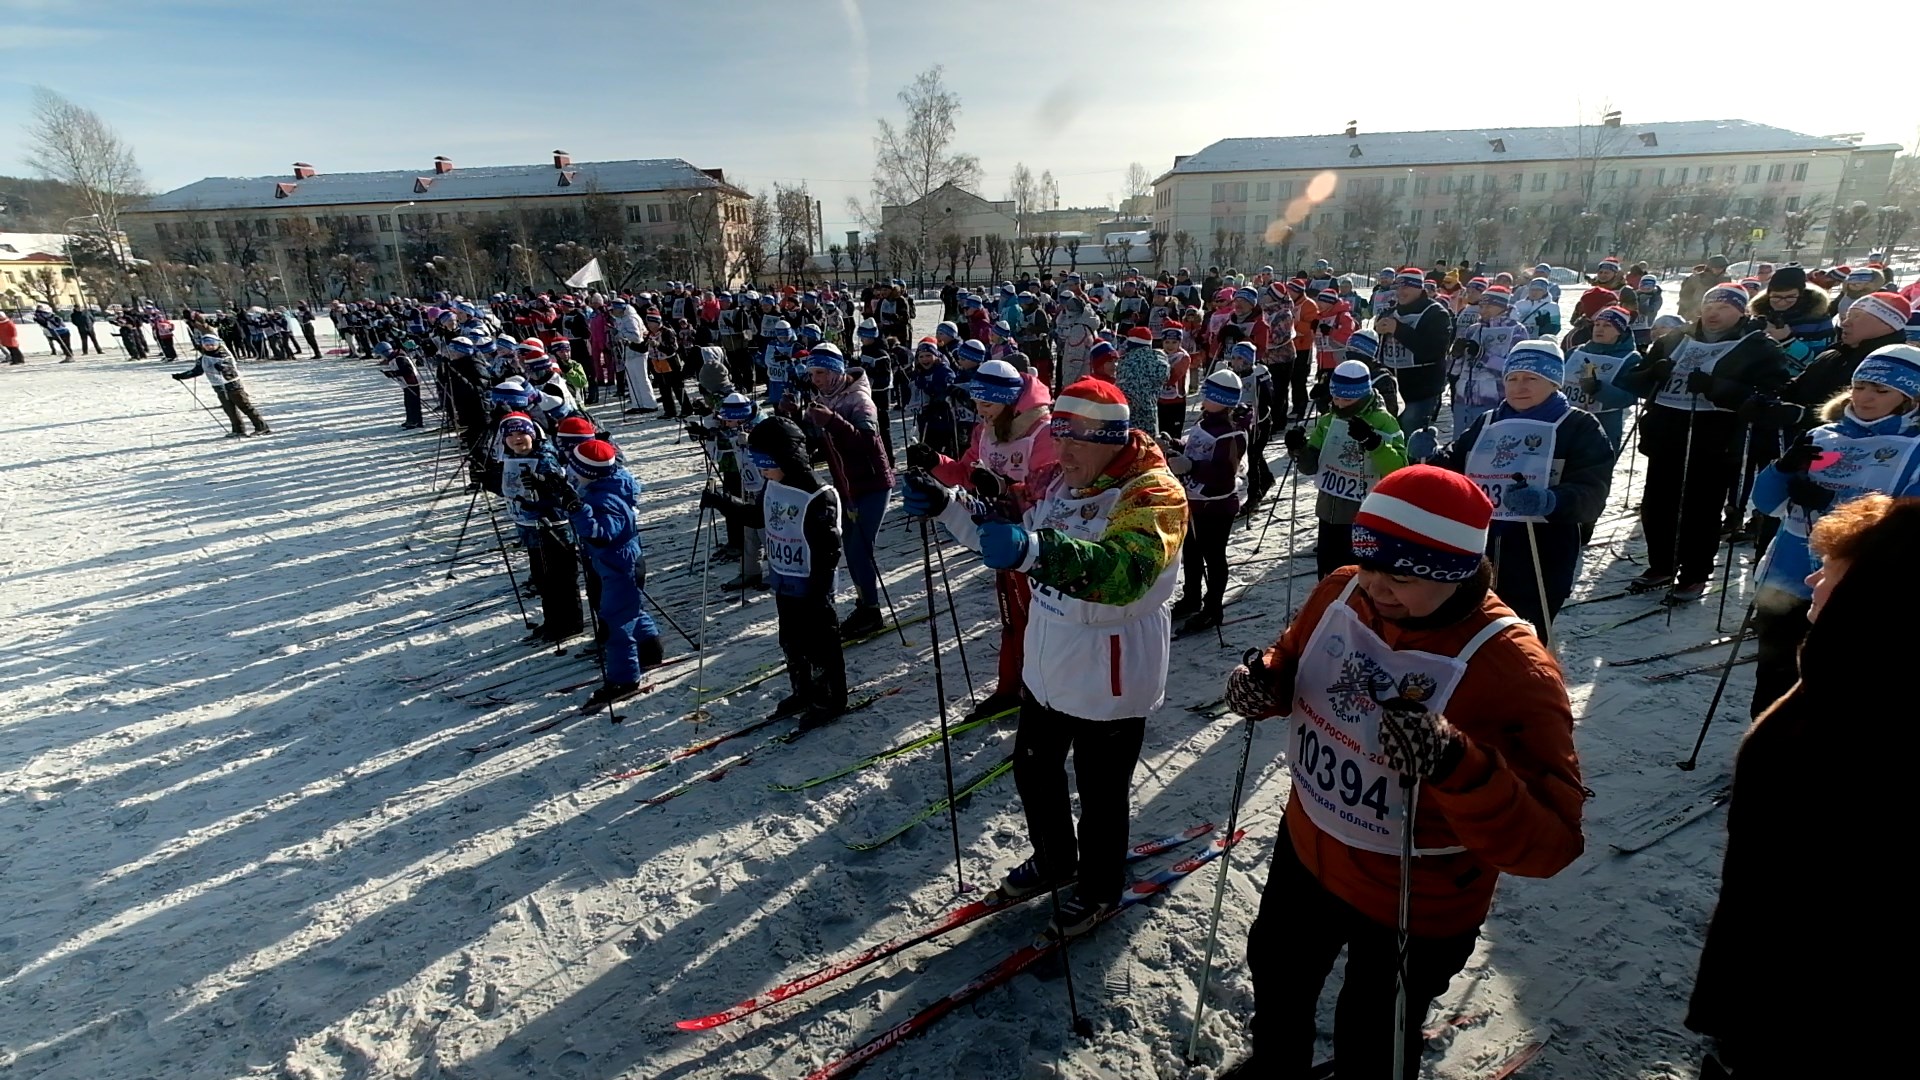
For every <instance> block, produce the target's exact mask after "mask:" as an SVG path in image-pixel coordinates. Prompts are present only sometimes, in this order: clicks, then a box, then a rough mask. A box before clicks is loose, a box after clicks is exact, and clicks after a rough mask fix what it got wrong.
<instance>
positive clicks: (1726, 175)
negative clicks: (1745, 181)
mask: <svg viewBox="0 0 1920 1080" xmlns="http://www.w3.org/2000/svg"><path fill="white" fill-rule="evenodd" d="M1733 172H1734V169H1733V166H1731V165H1729V166H1727V167H1726V169H1725V171H1723V172H1722V173H1721V174H1720V179H1721V180H1722V181H1724V182H1725V183H1729V184H1731V183H1733Z"/></svg>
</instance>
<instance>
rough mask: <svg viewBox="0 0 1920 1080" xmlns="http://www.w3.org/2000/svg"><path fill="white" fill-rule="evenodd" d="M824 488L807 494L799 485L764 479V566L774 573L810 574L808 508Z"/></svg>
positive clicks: (762, 501) (793, 575)
mask: <svg viewBox="0 0 1920 1080" xmlns="http://www.w3.org/2000/svg"><path fill="white" fill-rule="evenodd" d="M827 490H828V489H827V488H821V489H820V490H818V491H815V492H813V493H812V494H808V493H807V492H804V491H801V490H800V489H799V488H793V487H788V486H787V485H785V484H781V483H776V482H774V481H772V480H768V481H766V494H764V495H762V496H761V506H762V507H763V508H764V509H765V511H766V522H767V531H766V536H767V565H768V566H770V567H772V569H773V572H774V573H776V574H785V575H786V576H787V577H798V578H803V577H807V576H808V575H810V574H811V573H813V548H812V547H811V546H810V545H808V543H807V530H806V521H807V508H808V507H809V506H810V505H811V504H812V503H813V500H815V499H817V498H819V497H820V496H821V495H823V494H825V493H826V491H827Z"/></svg>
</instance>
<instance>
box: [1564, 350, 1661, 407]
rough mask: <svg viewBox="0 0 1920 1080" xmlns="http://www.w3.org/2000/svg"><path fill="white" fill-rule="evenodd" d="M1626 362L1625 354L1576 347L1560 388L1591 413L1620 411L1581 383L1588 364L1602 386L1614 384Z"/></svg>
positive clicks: (1572, 401) (1574, 404) (1576, 405)
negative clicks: (1616, 376)
mask: <svg viewBox="0 0 1920 1080" xmlns="http://www.w3.org/2000/svg"><path fill="white" fill-rule="evenodd" d="M1626 362H1627V358H1626V357H1624V356H1603V355H1601V354H1600V353H1592V352H1588V351H1587V350H1585V349H1575V350H1573V354H1572V355H1570V356H1568V357H1567V379H1566V383H1565V384H1564V385H1562V386H1561V387H1560V389H1561V391H1562V392H1563V393H1565V394H1566V395H1567V400H1568V401H1569V402H1571V403H1572V404H1573V407H1574V408H1576V409H1585V410H1587V411H1588V412H1590V413H1597V412H1618V411H1619V410H1618V409H1604V408H1602V407H1601V405H1600V399H1599V398H1598V397H1596V396H1594V395H1593V394H1589V393H1587V391H1586V389H1585V388H1584V387H1582V386H1581V385H1580V384H1581V382H1582V380H1583V379H1584V378H1585V376H1586V374H1587V367H1588V365H1592V367H1593V377H1594V379H1596V380H1597V381H1598V382H1599V383H1600V385H1601V386H1612V385H1613V377H1614V376H1615V375H1616V374H1618V373H1619V371H1620V365H1622V364H1624V363H1626ZM1683 389H1684V387H1683Z"/></svg>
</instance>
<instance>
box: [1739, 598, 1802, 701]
mask: <svg viewBox="0 0 1920 1080" xmlns="http://www.w3.org/2000/svg"><path fill="white" fill-rule="evenodd" d="M1812 606H1813V601H1811V600H1803V599H1801V598H1800V597H1798V596H1795V595H1793V594H1792V593H1790V592H1787V591H1786V590H1785V589H1776V588H1772V587H1768V588H1764V589H1761V590H1760V595H1759V596H1758V597H1756V598H1755V599H1754V604H1753V625H1754V632H1755V634H1756V635H1757V640H1758V643H1759V646H1760V659H1759V661H1758V664H1757V666H1756V668H1755V670H1754V674H1753V702H1752V705H1751V707H1750V708H1748V710H1747V712H1748V714H1749V715H1750V716H1752V717H1753V718H1754V719H1755V720H1758V719H1759V718H1760V714H1761V713H1763V712H1766V711H1767V710H1768V709H1770V708H1772V707H1773V703H1774V702H1776V701H1779V700H1780V699H1781V698H1783V697H1786V696H1787V691H1789V690H1791V689H1793V684H1794V683H1796V682H1799V681H1800V643H1801V642H1802V641H1804V640H1806V637H1807V629H1808V625H1809V624H1808V623H1807V609H1808V608H1810V607H1812Z"/></svg>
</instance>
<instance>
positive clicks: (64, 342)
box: [47, 334, 73, 360]
mask: <svg viewBox="0 0 1920 1080" xmlns="http://www.w3.org/2000/svg"><path fill="white" fill-rule="evenodd" d="M47 344H49V345H51V346H52V347H53V348H55V349H58V350H60V351H61V352H63V353H65V354H66V356H67V359H69V360H71V359H73V335H71V334H48V335H47Z"/></svg>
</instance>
